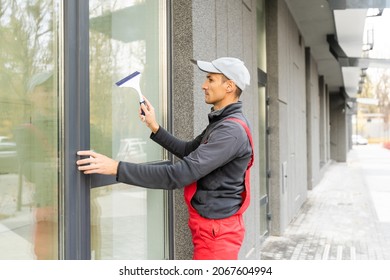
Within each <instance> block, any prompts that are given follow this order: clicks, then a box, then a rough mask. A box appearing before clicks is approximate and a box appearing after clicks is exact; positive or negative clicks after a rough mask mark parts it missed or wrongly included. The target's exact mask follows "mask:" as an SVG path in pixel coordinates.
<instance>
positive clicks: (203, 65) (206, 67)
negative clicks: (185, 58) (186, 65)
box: [191, 59, 222, 73]
mask: <svg viewBox="0 0 390 280" xmlns="http://www.w3.org/2000/svg"><path fill="white" fill-rule="evenodd" d="M191 62H192V63H194V64H196V65H198V67H199V69H200V70H202V71H203V72H207V73H222V72H221V71H219V70H218V69H217V68H215V67H214V65H213V64H212V63H211V62H208V61H201V60H194V59H191Z"/></svg>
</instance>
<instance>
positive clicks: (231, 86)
mask: <svg viewBox="0 0 390 280" xmlns="http://www.w3.org/2000/svg"><path fill="white" fill-rule="evenodd" d="M235 90H236V84H235V83H234V82H233V81H231V80H229V81H227V87H226V91H227V92H233V91H235Z"/></svg>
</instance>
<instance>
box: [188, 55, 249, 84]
mask: <svg viewBox="0 0 390 280" xmlns="http://www.w3.org/2000/svg"><path fill="white" fill-rule="evenodd" d="M191 61H192V62H193V63H195V64H196V65H198V67H199V69H200V70H202V71H204V72H207V73H219V74H223V75H225V76H226V77H227V78H228V79H230V80H232V81H233V82H234V83H235V84H236V85H237V86H238V87H239V88H240V89H241V90H242V91H243V90H244V89H245V87H246V86H249V84H250V74H249V71H248V69H247V68H246V67H245V65H244V62H243V61H241V60H240V59H238V58H234V57H220V58H217V59H215V60H213V61H211V62H208V61H201V60H191Z"/></svg>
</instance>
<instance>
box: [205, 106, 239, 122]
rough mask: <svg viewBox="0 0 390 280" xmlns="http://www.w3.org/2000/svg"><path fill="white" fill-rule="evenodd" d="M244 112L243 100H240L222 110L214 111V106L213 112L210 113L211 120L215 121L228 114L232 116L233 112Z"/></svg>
mask: <svg viewBox="0 0 390 280" xmlns="http://www.w3.org/2000/svg"><path fill="white" fill-rule="evenodd" d="M236 113H242V102H241V101H238V102H236V103H232V104H230V105H228V106H226V107H224V108H222V109H220V110H216V111H214V107H213V108H211V112H210V113H209V115H208V117H209V122H210V123H214V122H217V121H219V120H222V119H224V118H225V117H227V116H231V115H232V114H236Z"/></svg>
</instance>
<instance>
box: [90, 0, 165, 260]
mask: <svg viewBox="0 0 390 280" xmlns="http://www.w3.org/2000/svg"><path fill="white" fill-rule="evenodd" d="M162 2H164V1H155V0H150V1H146V0H143V1H141V0H138V1H137V0H134V1H114V0H113V1H102V0H91V1H90V2H89V3H90V83H91V84H90V96H91V102H90V103H91V108H90V112H91V113H90V114H91V115H90V123H91V148H92V149H94V150H96V151H97V152H99V153H103V154H105V155H107V156H110V157H112V158H114V159H117V160H122V161H129V162H136V163H143V162H154V161H161V160H163V159H164V158H163V157H164V152H163V149H162V148H161V147H160V146H158V145H156V144H155V143H154V142H153V141H151V140H150V139H149V135H150V130H149V129H148V128H146V127H145V125H144V123H142V122H140V120H139V117H138V111H139V97H138V93H137V91H135V90H134V89H132V88H128V87H117V86H116V85H115V83H116V82H117V81H119V80H121V79H122V78H124V77H126V76H128V75H130V74H131V73H133V72H135V71H139V72H140V73H141V79H140V84H139V85H140V89H141V92H142V94H143V95H145V96H146V97H147V98H148V100H149V101H150V102H151V103H152V104H153V106H154V107H155V109H156V114H157V118H158V120H159V122H160V123H163V121H164V110H163V108H164V102H163V99H164V97H165V90H164V87H163V84H164V80H165V77H164V74H165V72H164V71H162V70H161V69H162V65H164V63H163V59H164V57H165V56H166V54H165V53H166V51H165V47H164V46H163V42H164V36H165V32H163V31H162V30H163V28H162V26H164V24H163V22H164V20H165V18H164V15H163V14H164V9H165V7H164V6H163V3H162ZM163 202H164V193H163V192H162V191H148V190H146V189H142V188H138V187H134V186H128V185H124V184H115V185H110V186H104V187H99V188H96V189H93V190H92V193H91V213H92V229H91V231H92V257H93V258H96V259H161V258H163V257H164V238H165V236H164V211H163V210H164V207H163V206H164V205H163Z"/></svg>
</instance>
